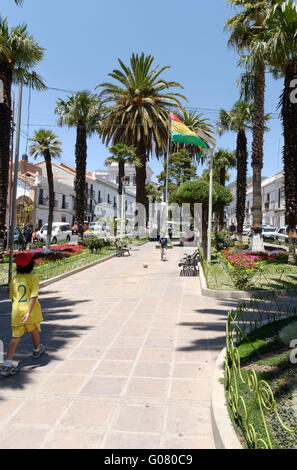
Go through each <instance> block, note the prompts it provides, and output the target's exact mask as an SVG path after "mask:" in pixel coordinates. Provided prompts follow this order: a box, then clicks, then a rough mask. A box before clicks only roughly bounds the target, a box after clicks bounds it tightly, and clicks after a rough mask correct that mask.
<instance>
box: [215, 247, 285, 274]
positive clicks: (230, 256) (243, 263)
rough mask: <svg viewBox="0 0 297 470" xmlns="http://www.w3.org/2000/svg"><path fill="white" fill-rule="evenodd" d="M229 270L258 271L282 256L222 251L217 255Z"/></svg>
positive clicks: (280, 254)
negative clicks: (226, 264)
mask: <svg viewBox="0 0 297 470" xmlns="http://www.w3.org/2000/svg"><path fill="white" fill-rule="evenodd" d="M218 256H220V257H221V258H222V259H223V260H224V261H226V262H227V263H228V265H229V267H231V268H241V269H245V270H250V269H259V268H260V267H261V266H262V265H263V264H264V263H267V262H268V261H276V260H279V259H280V258H282V257H283V256H284V254H283V253H274V254H269V253H266V252H253V251H246V252H242V251H236V250H222V251H221V252H220V253H218Z"/></svg>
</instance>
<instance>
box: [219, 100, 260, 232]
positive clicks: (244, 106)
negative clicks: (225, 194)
mask: <svg viewBox="0 0 297 470" xmlns="http://www.w3.org/2000/svg"><path fill="white" fill-rule="evenodd" d="M253 109H254V106H253V104H252V103H246V102H244V101H237V102H236V103H235V104H234V105H233V107H232V109H231V111H226V110H224V109H221V110H220V115H219V121H218V133H219V135H222V134H223V133H225V132H227V131H232V132H236V134H237V143H236V162H237V203H236V218H237V233H238V234H239V235H242V230H243V223H244V216H245V201H246V175H247V160H248V151H247V137H246V131H247V130H250V129H251V124H252V120H253Z"/></svg>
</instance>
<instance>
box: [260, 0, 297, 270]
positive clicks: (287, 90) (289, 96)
mask: <svg viewBox="0 0 297 470" xmlns="http://www.w3.org/2000/svg"><path fill="white" fill-rule="evenodd" d="M265 26H266V30H265V34H259V35H258V37H256V38H255V42H254V45H253V50H252V53H255V54H257V53H258V51H259V50H260V52H261V53H264V54H265V55H266V56H267V57H268V60H269V64H270V66H271V67H272V71H273V72H274V75H275V76H276V77H277V78H278V77H279V76H283V77H284V88H283V91H282V94H281V96H280V101H279V107H280V109H281V119H282V127H283V135H284V147H283V162H284V176H285V201H286V223H287V224H288V232H289V263H290V264H296V238H297V230H296V224H297V100H296V91H294V88H296V83H297V40H296V30H297V5H296V3H295V2H294V1H293V0H287V1H285V2H279V3H278V4H276V5H275V6H274V7H273V8H271V9H270V11H269V12H268V14H267V17H266V19H265Z"/></svg>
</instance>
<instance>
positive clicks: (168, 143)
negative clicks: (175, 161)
mask: <svg viewBox="0 0 297 470" xmlns="http://www.w3.org/2000/svg"><path fill="white" fill-rule="evenodd" d="M167 134H168V136H167V155H166V208H167V211H166V215H167V216H168V175H169V151H170V113H169V114H168V133H167Z"/></svg>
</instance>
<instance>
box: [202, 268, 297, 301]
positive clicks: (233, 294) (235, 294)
mask: <svg viewBox="0 0 297 470" xmlns="http://www.w3.org/2000/svg"><path fill="white" fill-rule="evenodd" d="M198 265H199V279H200V288H201V293H202V295H203V296H204V297H212V298H215V299H217V300H243V299H251V298H252V297H253V296H254V295H257V294H260V295H264V296H265V295H269V294H270V292H271V290H246V291H244V290H230V291H227V290H225V291H224V290H213V289H208V287H207V283H206V279H205V275H204V271H203V268H202V265H201V263H200V262H199V263H198ZM290 294H292V291H290V290H288V289H280V290H279V295H280V296H282V295H290Z"/></svg>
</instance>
